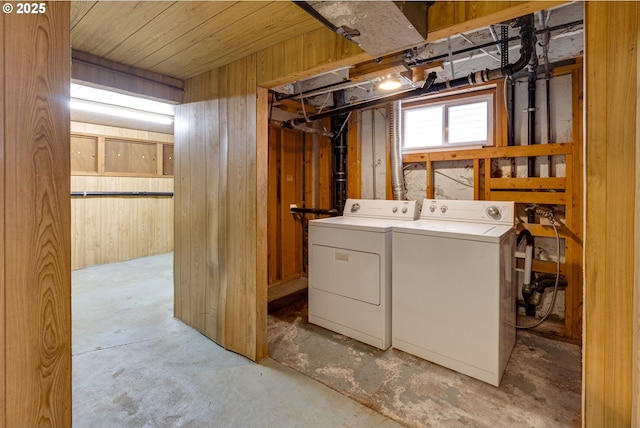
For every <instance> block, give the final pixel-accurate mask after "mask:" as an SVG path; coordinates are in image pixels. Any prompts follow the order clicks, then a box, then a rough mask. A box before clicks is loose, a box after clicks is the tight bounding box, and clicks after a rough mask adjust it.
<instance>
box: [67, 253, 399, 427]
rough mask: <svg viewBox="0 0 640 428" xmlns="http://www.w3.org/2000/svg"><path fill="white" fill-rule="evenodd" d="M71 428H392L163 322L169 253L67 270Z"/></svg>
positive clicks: (169, 299) (269, 366) (302, 379)
mask: <svg viewBox="0 0 640 428" xmlns="http://www.w3.org/2000/svg"><path fill="white" fill-rule="evenodd" d="M72 280H73V283H72V286H73V294H72V302H73V312H72V314H73V425H74V427H109V428H113V427H178V426H180V427H323V428H324V427H338V426H341V427H396V426H399V425H398V424H397V423H396V422H394V421H392V420H390V419H388V418H386V417H384V416H382V415H380V414H379V413H377V412H375V411H373V410H371V409H369V408H367V407H365V406H363V405H361V404H359V403H357V402H355V401H354V400H352V399H350V398H347V397H346V396H344V395H342V394H340V393H338V392H336V391H334V390H332V389H330V388H328V387H327V386H325V385H323V384H321V383H319V382H317V381H315V380H312V379H311V378H309V377H307V376H304V375H303V374H300V373H299V372H297V371H295V370H293V369H291V368H288V367H285V366H283V365H281V364H279V363H277V362H275V361H274V360H272V359H266V360H265V361H263V362H262V363H260V364H255V363H253V362H251V361H249V360H247V359H246V358H244V357H242V356H239V355H237V354H234V353H231V352H228V351H226V350H224V349H223V348H221V347H219V346H218V345H216V344H215V343H213V342H211V341H210V340H209V339H207V338H206V337H204V336H203V335H201V334H200V333H198V332H197V331H195V330H194V329H192V328H190V327H188V326H186V325H185V324H183V323H182V322H180V321H178V320H176V319H174V318H173V316H172V304H173V285H172V254H163V255H159V256H153V257H146V258H142V259H136V260H131V261H127V262H122V263H113V264H109V265H100V266H94V267H90V268H86V269H82V270H78V271H74V272H73V276H72Z"/></svg>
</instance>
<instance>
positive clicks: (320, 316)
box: [309, 199, 419, 349]
mask: <svg viewBox="0 0 640 428" xmlns="http://www.w3.org/2000/svg"><path fill="white" fill-rule="evenodd" d="M418 213H419V211H418V204H417V202H416V201H386V200H384V201H383V200H370V199H347V201H346V204H345V207H344V214H343V216H341V217H333V218H326V219H320V220H311V221H309V322H310V323H312V324H316V325H319V326H321V327H324V328H327V329H329V330H332V331H335V332H337V333H340V334H344V335H345V336H349V337H351V338H353V339H356V340H359V341H361V342H364V343H366V344H369V345H372V346H375V347H377V348H380V349H387V348H388V347H389V346H391V301H390V300H391V227H392V226H393V225H394V224H398V223H405V222H407V221H409V220H415V219H416V218H417V217H418Z"/></svg>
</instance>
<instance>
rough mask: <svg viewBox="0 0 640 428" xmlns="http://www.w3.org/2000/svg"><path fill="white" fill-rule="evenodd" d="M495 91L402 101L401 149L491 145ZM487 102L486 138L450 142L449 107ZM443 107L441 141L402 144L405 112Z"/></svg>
mask: <svg viewBox="0 0 640 428" xmlns="http://www.w3.org/2000/svg"><path fill="white" fill-rule="evenodd" d="M494 95H495V93H494V92H489V93H486V92H485V93H482V94H477V95H468V96H467V95H465V96H463V97H461V96H448V97H438V98H430V99H426V100H422V101H413V102H410V103H406V105H405V104H404V103H403V106H402V128H403V129H402V135H403V137H402V138H403V141H402V146H403V148H402V151H403V152H405V153H415V152H431V151H442V150H457V149H471V148H478V147H484V146H493V145H495V142H494V121H495V119H494V116H495V109H494V104H495V99H494V98H495V97H494ZM482 101H486V102H487V139H486V141H485V140H481V141H470V142H464V143H450V142H449V141H448V136H449V114H448V110H449V108H451V107H455V106H459V105H466V104H474V103H477V102H482ZM437 106H442V107H443V109H444V110H443V119H442V122H443V124H442V143H441V144H440V145H437V146H427V145H424V146H419V147H410V148H407V147H405V146H404V135H405V134H406V131H405V126H407V121H406V120H405V113H406V112H407V111H411V110H417V109H424V108H430V107H437Z"/></svg>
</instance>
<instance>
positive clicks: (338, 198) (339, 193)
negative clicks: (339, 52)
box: [331, 90, 349, 214]
mask: <svg viewBox="0 0 640 428" xmlns="http://www.w3.org/2000/svg"><path fill="white" fill-rule="evenodd" d="M333 103H334V105H335V106H336V107H341V106H343V105H344V104H345V102H344V90H342V91H336V92H334V93H333ZM348 120H349V115H348V114H340V115H337V116H332V117H331V131H332V132H333V133H334V136H333V138H332V139H331V146H332V148H333V207H334V208H335V209H336V210H338V212H339V213H340V214H342V211H343V210H344V204H345V202H346V200H347V132H349V131H348V129H347V128H348V127H347V121H348Z"/></svg>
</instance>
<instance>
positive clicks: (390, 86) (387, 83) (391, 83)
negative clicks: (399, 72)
mask: <svg viewBox="0 0 640 428" xmlns="http://www.w3.org/2000/svg"><path fill="white" fill-rule="evenodd" d="M400 86H402V83H400V80H399V79H396V78H395V77H389V78H386V79H384V80H383V81H382V82H380V84H379V85H378V88H380V89H382V90H383V91H392V90H394V89H398V88H399V87H400Z"/></svg>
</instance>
